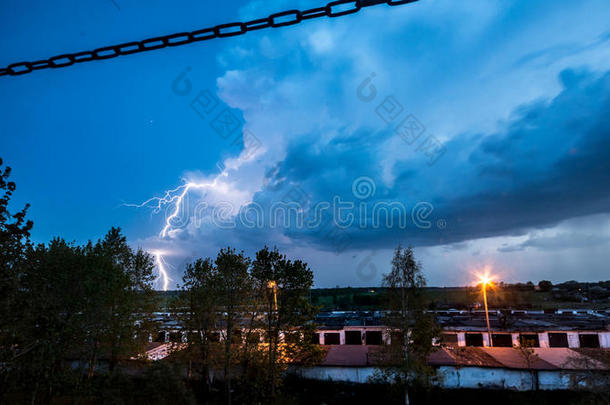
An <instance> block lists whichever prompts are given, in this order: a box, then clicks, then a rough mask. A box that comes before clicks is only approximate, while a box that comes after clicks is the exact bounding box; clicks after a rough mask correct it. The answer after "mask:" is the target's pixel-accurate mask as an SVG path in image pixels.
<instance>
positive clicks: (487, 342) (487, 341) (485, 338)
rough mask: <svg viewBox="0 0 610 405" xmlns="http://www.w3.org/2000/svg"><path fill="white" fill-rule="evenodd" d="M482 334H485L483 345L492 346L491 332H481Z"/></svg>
mask: <svg viewBox="0 0 610 405" xmlns="http://www.w3.org/2000/svg"><path fill="white" fill-rule="evenodd" d="M481 335H483V346H484V347H489V346H490V344H489V333H487V332H483V333H481Z"/></svg>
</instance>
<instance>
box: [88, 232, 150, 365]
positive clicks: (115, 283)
mask: <svg viewBox="0 0 610 405" xmlns="http://www.w3.org/2000/svg"><path fill="white" fill-rule="evenodd" d="M85 251H86V254H87V256H88V259H89V263H88V264H89V265H88V269H87V270H88V273H89V274H88V275H87V277H86V278H85V279H84V283H85V287H84V289H85V291H86V294H87V296H88V297H89V299H88V301H87V305H86V307H85V308H83V310H84V314H85V318H86V330H87V331H88V333H89V336H88V339H87V341H88V362H89V375H90V376H91V375H92V374H93V372H94V369H95V365H96V362H97V359H98V356H99V355H100V354H101V353H103V354H104V355H107V356H108V358H109V369H110V371H111V372H112V371H114V368H115V367H116V365H117V363H118V361H119V359H121V358H124V357H129V356H130V355H133V354H134V353H139V352H141V351H142V349H143V348H144V346H145V344H146V343H147V342H148V335H149V333H150V332H151V331H152V330H153V327H154V325H153V323H152V321H151V319H152V312H153V311H154V309H155V294H154V290H153V284H154V275H153V269H154V260H153V258H152V256H150V255H149V254H148V253H146V252H144V251H143V250H142V249H138V250H137V251H134V250H132V249H131V247H130V246H129V245H128V244H127V239H126V238H125V236H123V235H122V234H121V230H120V229H119V228H111V229H110V231H109V232H108V233H107V234H106V236H105V237H104V239H103V240H100V241H98V242H97V243H96V244H95V245H92V244H89V245H88V246H87V247H86V248H85Z"/></svg>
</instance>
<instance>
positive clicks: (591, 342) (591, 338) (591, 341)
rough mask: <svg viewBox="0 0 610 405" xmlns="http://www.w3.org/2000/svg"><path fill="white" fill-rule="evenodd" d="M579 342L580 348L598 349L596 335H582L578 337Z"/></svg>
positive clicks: (597, 337)
mask: <svg viewBox="0 0 610 405" xmlns="http://www.w3.org/2000/svg"><path fill="white" fill-rule="evenodd" d="M578 340H579V341H580V347H586V348H598V347H599V336H598V335H597V333H583V334H580V335H578Z"/></svg>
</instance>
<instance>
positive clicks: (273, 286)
mask: <svg viewBox="0 0 610 405" xmlns="http://www.w3.org/2000/svg"><path fill="white" fill-rule="evenodd" d="M267 288H271V289H272V290H273V309H274V311H275V312H277V283H276V282H275V281H274V280H269V282H268V283H267Z"/></svg>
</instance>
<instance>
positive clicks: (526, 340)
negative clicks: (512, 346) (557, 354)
mask: <svg viewBox="0 0 610 405" xmlns="http://www.w3.org/2000/svg"><path fill="white" fill-rule="evenodd" d="M519 344H520V345H521V346H527V347H540V340H539V339H538V334H537V333H521V334H519Z"/></svg>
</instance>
